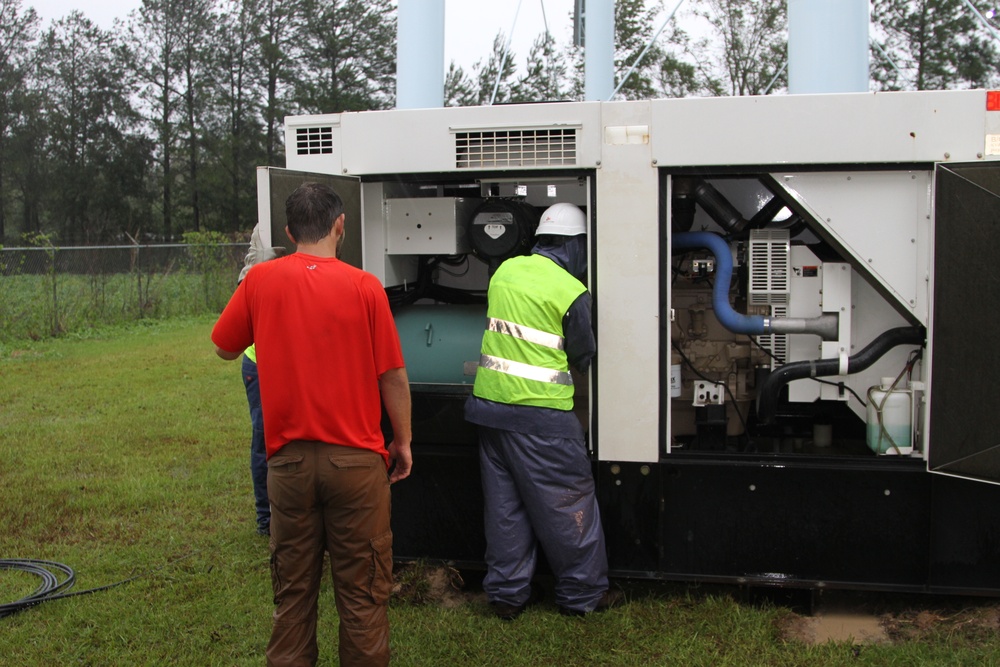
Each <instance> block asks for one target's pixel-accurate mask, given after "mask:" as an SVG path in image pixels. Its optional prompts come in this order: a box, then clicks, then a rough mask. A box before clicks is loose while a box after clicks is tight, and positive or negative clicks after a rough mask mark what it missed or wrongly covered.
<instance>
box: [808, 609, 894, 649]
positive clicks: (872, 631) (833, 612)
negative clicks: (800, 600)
mask: <svg viewBox="0 0 1000 667" xmlns="http://www.w3.org/2000/svg"><path fill="white" fill-rule="evenodd" d="M803 620H804V621H806V623H807V625H808V627H809V632H808V633H807V635H808V639H809V640H811V642H812V643H814V644H824V643H826V642H830V641H837V642H847V641H849V642H852V643H854V644H879V643H882V642H888V641H889V636H888V635H887V634H886V632H885V628H883V627H882V623H881V622H880V620H879V618H878V617H877V616H872V615H870V614H865V613H859V612H856V611H846V610H840V609H830V610H824V609H820V610H818V611H817V613H816V615H815V616H813V617H811V618H807V619H803Z"/></svg>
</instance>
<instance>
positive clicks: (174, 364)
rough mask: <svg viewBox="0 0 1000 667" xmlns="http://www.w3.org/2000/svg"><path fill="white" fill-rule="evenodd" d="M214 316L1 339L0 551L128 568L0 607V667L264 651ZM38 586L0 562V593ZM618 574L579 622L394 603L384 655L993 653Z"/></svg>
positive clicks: (400, 660) (228, 658)
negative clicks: (835, 637)
mask: <svg viewBox="0 0 1000 667" xmlns="http://www.w3.org/2000/svg"><path fill="white" fill-rule="evenodd" d="M211 324H212V321H211V319H207V318H203V319H193V320H183V321H166V322H160V323H144V324H141V325H136V326H133V327H131V328H129V329H123V330H120V331H117V332H110V333H105V334H104V335H101V336H93V337H91V338H88V339H85V340H70V339H58V340H49V341H44V342H41V343H38V342H35V343H30V342H29V343H23V344H8V345H6V346H4V347H0V480H2V492H0V558H39V559H48V560H54V561H58V562H61V563H65V564H66V565H69V566H70V567H72V568H74V569H75V570H76V572H77V577H78V582H77V585H76V590H82V589H87V588H92V587H96V586H101V585H104V584H108V583H112V582H116V581H120V580H123V579H127V578H129V577H132V576H135V575H141V576H139V578H137V579H135V580H133V581H131V582H129V583H127V584H124V585H121V586H118V587H115V588H111V589H109V590H105V591H101V592H96V593H93V594H90V595H85V596H80V597H75V598H70V599H64V600H58V601H52V602H46V603H44V604H42V605H39V606H37V607H34V608H31V609H28V610H26V611H23V612H21V613H18V614H16V615H14V616H11V617H8V618H6V619H0V664H2V665H12V666H21V665H46V666H47V665H94V666H98V665H100V666H106V665H192V666H201V665H260V664H263V651H264V647H265V645H266V642H267V638H268V634H269V629H270V616H271V611H272V600H271V592H270V579H269V575H268V568H267V560H268V558H267V545H266V541H265V539H264V538H261V537H259V536H258V535H256V533H255V516H254V503H253V495H252V491H251V485H250V479H249V470H248V467H249V466H248V449H249V419H248V416H247V409H246V404H245V397H244V395H243V387H242V383H241V380H240V377H239V370H238V367H237V364H233V363H225V362H222V361H220V360H219V359H217V358H216V357H215V355H214V353H213V348H212V345H211V343H210V341H209V331H210V328H211ZM416 456H417V460H416V462H415V468H414V470H415V472H414V474H417V475H419V474H420V461H419V450H417V452H416ZM402 483H403V484H405V483H406V482H405V481H404V482H402ZM37 583H38V582H37V581H36V580H34V579H32V578H31V577H28V576H26V575H24V574H22V573H19V572H0V603H2V602H10V601H13V600H14V599H17V598H19V597H21V596H22V595H25V594H28V593H30V592H31V591H32V590H33V589H34V588H35V586H36V585H37ZM619 583H620V584H621V585H622V586H623V587H625V588H626V590H627V591H628V593H629V597H630V601H629V602H628V603H627V604H626V605H625V606H623V607H621V608H619V609H614V610H611V611H609V612H606V613H604V614H601V615H597V616H593V617H588V618H584V619H572V618H564V617H562V616H560V615H558V613H556V610H555V607H554V606H553V605H552V604H551V603H547V604H542V605H540V606H538V607H534V608H531V609H529V610H528V611H527V612H526V613H525V614H524V615H523V616H522V617H521V618H519V619H518V620H517V621H515V622H512V623H505V622H501V621H499V620H497V619H495V618H493V617H492V616H491V615H490V613H489V608H488V607H487V605H486V603H485V601H484V600H483V598H482V597H481V596H478V597H476V596H474V597H471V598H470V599H469V600H468V601H466V602H465V603H463V604H460V605H459V606H456V607H453V608H446V607H444V606H441V605H437V604H434V603H433V602H429V603H427V604H422V605H421V604H415V603H411V602H408V601H406V600H403V599H396V600H394V602H393V604H392V607H391V609H390V618H391V622H392V627H393V635H392V651H393V656H394V658H393V662H394V664H396V665H474V666H477V665H497V666H502V667H517V666H521V665H567V666H573V665H581V666H582V665H588V666H589V665H636V666H638V665H803V666H805V665H809V666H813V665H890V664H892V665H955V666H956V667H957V666H959V665H972V664H976V665H996V664H1000V651H998V650H997V648H995V646H996V643H995V641H994V639H993V637H992V633H984V632H983V631H982V627H981V626H980V627H978V629H977V628H973V627H972V626H968V627H962V626H961V625H959V624H951V625H948V626H941V628H940V629H937V628H931V629H929V630H928V631H927V632H923V633H921V634H920V635H917V636H911V637H910V638H909V639H906V640H901V641H898V642H895V643H889V644H885V645H874V646H863V647H854V646H851V645H850V644H848V643H834V644H825V645H821V646H808V645H806V644H803V643H800V642H797V641H793V640H790V639H788V638H787V636H786V634H785V633H784V632H783V629H782V628H783V627H784V624H785V623H786V622H787V621H788V619H789V617H790V616H791V612H790V611H788V610H787V609H782V608H780V607H773V606H764V607H758V606H751V605H746V604H742V603H741V602H739V601H738V600H737V599H735V598H734V597H733V596H731V595H728V594H726V593H725V592H721V593H720V592H717V591H712V592H707V591H703V590H701V589H697V588H687V587H684V586H680V585H646V584H639V583H637V582H619ZM325 586H326V587H327V589H326V590H324V591H323V593H322V597H321V599H320V610H321V612H320V615H321V623H320V648H321V658H320V663H321V664H325V665H333V664H336V657H335V656H336V647H335V642H336V636H337V635H336V630H335V627H336V625H335V624H336V617H335V610H334V607H333V603H332V595H331V592H330V591H329V589H328V584H325ZM994 613H995V611H994Z"/></svg>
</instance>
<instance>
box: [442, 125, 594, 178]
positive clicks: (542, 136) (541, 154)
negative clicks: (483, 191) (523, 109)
mask: <svg viewBox="0 0 1000 667" xmlns="http://www.w3.org/2000/svg"><path fill="white" fill-rule="evenodd" d="M576 159H577V154H576V129H575V128H543V129H532V130H524V129H521V130H514V129H506V130H476V131H469V132H464V131H463V132H456V133H455V166H456V167H458V168H459V169H482V168H489V167H546V166H560V165H575V164H576Z"/></svg>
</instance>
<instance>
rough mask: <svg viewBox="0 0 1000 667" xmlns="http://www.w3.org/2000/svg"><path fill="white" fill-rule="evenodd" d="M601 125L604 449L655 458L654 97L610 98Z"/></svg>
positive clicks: (600, 414)
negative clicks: (614, 100)
mask: <svg viewBox="0 0 1000 667" xmlns="http://www.w3.org/2000/svg"><path fill="white" fill-rule="evenodd" d="M601 123H602V125H603V128H604V130H603V132H602V135H603V137H602V141H603V142H604V146H603V155H602V156H601V165H600V169H598V171H597V178H596V180H597V188H596V190H597V216H596V222H595V229H596V233H595V236H596V238H595V240H594V242H593V244H592V247H593V249H594V261H593V266H592V268H591V275H592V276H594V279H595V280H596V287H597V289H596V293H595V308H596V311H597V346H598V350H597V377H596V382H597V402H596V406H595V407H596V410H597V429H598V440H597V454H598V458H599V459H600V460H603V461H645V462H654V461H656V460H658V457H659V452H658V448H659V442H660V437H659V436H660V434H659V412H660V386H659V376H660V370H659V368H660V349H659V336H660V325H661V323H660V312H659V299H660V284H659V281H660V261H661V258H660V255H659V250H658V249H659V245H660V224H661V221H659V220H658V210H659V209H658V193H657V171H656V169H655V168H654V167H653V166H652V164H651V163H650V155H649V144H648V143H647V142H648V139H644V138H643V136H644V134H645V136H646V137H648V128H649V103H648V102H628V103H624V102H623V103H616V104H606V105H604V107H603V115H602V118H601ZM642 128H646V130H645V133H644V132H643V130H642ZM664 224H665V223H664Z"/></svg>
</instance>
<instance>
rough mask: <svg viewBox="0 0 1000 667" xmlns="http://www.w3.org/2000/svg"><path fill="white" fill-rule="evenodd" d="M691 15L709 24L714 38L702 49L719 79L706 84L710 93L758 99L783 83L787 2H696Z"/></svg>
mask: <svg viewBox="0 0 1000 667" xmlns="http://www.w3.org/2000/svg"><path fill="white" fill-rule="evenodd" d="M698 3H699V4H698V8H697V9H696V10H695V15H697V16H700V17H702V18H703V19H705V20H706V21H707V22H708V25H709V26H710V27H711V30H712V32H713V35H714V39H711V40H704V41H702V43H701V45H700V48H701V49H702V50H703V51H705V52H707V53H708V54H709V58H711V59H712V60H713V61H714V62H715V63H716V64H717V66H718V68H719V71H720V72H721V76H719V77H718V79H717V80H716V81H712V80H711V79H709V80H707V81H706V87H707V88H708V89H709V90H713V89H714V90H713V92H719V93H723V92H725V93H728V94H729V95H761V94H764V93H765V92H771V91H772V90H774V89H775V87H778V86H781V85H783V84H784V83H785V81H786V78H787V75H786V74H784V73H783V72H782V69H783V68H784V65H785V63H786V61H787V52H788V32H787V24H788V19H787V16H786V13H785V8H786V3H785V2H773V1H772V0H698Z"/></svg>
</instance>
